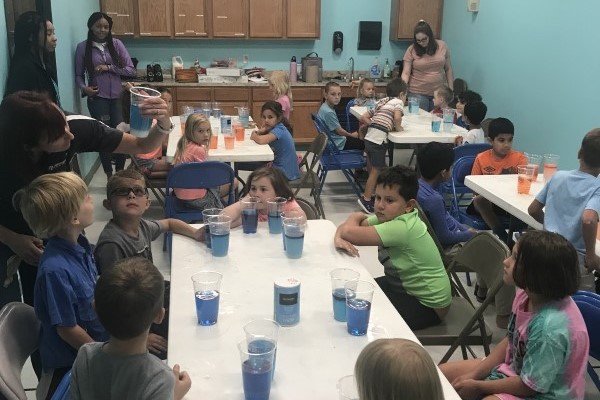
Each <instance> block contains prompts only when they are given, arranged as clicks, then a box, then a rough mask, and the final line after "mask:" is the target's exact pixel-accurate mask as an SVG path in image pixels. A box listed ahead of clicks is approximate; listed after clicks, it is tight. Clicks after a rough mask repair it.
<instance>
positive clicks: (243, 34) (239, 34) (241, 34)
mask: <svg viewBox="0 0 600 400" xmlns="http://www.w3.org/2000/svg"><path fill="white" fill-rule="evenodd" d="M233 36H246V34H245V33H234V34H233Z"/></svg>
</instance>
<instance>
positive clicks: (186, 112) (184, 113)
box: [179, 106, 194, 135]
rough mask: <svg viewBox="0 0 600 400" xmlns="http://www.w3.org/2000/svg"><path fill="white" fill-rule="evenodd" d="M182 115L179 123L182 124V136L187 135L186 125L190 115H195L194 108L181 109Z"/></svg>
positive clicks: (185, 107) (184, 107)
mask: <svg viewBox="0 0 600 400" xmlns="http://www.w3.org/2000/svg"><path fill="white" fill-rule="evenodd" d="M181 111H182V114H181V117H179V121H180V123H181V134H182V135H185V123H186V121H187V119H188V117H189V116H190V115H192V114H193V113H194V107H192V106H183V107H182V108H181Z"/></svg>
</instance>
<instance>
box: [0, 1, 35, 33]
mask: <svg viewBox="0 0 600 400" xmlns="http://www.w3.org/2000/svg"><path fill="white" fill-rule="evenodd" d="M26 11H35V0H4V12H5V13H6V30H7V31H8V33H9V34H13V35H14V33H15V22H17V19H18V18H19V16H20V15H21V14H23V13H24V12H26Z"/></svg>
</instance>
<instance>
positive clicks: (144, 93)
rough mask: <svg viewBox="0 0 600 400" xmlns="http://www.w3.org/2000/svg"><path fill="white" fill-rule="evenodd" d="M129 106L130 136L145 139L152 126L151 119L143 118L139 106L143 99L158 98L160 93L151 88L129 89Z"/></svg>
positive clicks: (137, 87)
mask: <svg viewBox="0 0 600 400" xmlns="http://www.w3.org/2000/svg"><path fill="white" fill-rule="evenodd" d="M129 93H130V94H131V106H130V107H129V126H130V129H131V134H132V135H134V136H137V137H146V136H148V132H149V131H150V126H151V125H152V118H151V117H145V116H143V115H142V114H141V112H140V105H141V104H142V103H143V102H144V100H145V99H149V98H151V97H160V92H159V91H158V90H154V89H152V88H147V87H141V86H134V87H132V88H131V89H129Z"/></svg>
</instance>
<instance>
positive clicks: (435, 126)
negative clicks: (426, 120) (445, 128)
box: [431, 113, 442, 132]
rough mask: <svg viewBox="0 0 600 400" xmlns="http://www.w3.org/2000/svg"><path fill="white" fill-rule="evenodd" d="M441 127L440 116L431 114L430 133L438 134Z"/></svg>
mask: <svg viewBox="0 0 600 400" xmlns="http://www.w3.org/2000/svg"><path fill="white" fill-rule="evenodd" d="M441 127H442V116H441V115H440V114H437V113H431V132H439V131H440V128H441Z"/></svg>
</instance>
